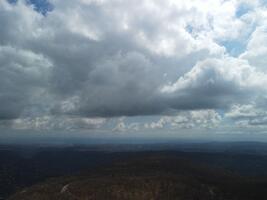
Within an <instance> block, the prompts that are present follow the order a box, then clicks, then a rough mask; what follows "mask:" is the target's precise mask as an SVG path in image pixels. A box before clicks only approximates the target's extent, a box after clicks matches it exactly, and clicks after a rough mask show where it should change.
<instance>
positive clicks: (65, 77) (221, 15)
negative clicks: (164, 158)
mask: <svg viewBox="0 0 267 200" xmlns="http://www.w3.org/2000/svg"><path fill="white" fill-rule="evenodd" d="M266 5H267V3H266V1H263V0H205V1H203V0H190V1H188V0H142V1H140V0H64V1H63V0H49V1H47V0H17V1H16V0H0V129H1V133H0V134H2V135H8V134H13V133H20V132H23V133H25V132H29V133H31V134H34V133H37V132H42V133H44V134H45V133H50V134H57V132H61V133H62V132H64V133H68V134H73V135H75V134H80V133H83V134H86V135H90V134H96V135H99V136H100V137H103V136H105V135H107V134H108V135H114V136H116V135H125V136H131V137H133V136H135V135H136V136H137V135H138V136H144V137H147V136H153V137H165V136H166V137H167V136H168V137H169V136H174V137H186V136H190V137H202V136H203V137H204V136H205V135H207V134H208V135H215V136H216V135H217V136H218V135H220V134H224V135H225V134H226V135H229V137H232V136H233V135H235V136H236V135H238V137H239V138H240V139H242V137H244V135H250V137H251V138H253V137H254V136H255V137H256V135H262V136H264V135H266V136H267V7H266Z"/></svg>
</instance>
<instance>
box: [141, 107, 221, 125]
mask: <svg viewBox="0 0 267 200" xmlns="http://www.w3.org/2000/svg"><path fill="white" fill-rule="evenodd" d="M221 121H222V117H221V116H220V115H219V114H218V113H217V112H216V111H214V110H198V111H183V112H179V113H178V114H177V115H175V116H163V117H161V118H160V119H159V120H158V121H156V122H151V123H146V124H145V125H144V126H145V128H147V129H159V128H161V129H162V128H166V127H170V128H171V129H189V128H190V129H191V128H214V127H216V126H218V125H219V124H220V122H221Z"/></svg>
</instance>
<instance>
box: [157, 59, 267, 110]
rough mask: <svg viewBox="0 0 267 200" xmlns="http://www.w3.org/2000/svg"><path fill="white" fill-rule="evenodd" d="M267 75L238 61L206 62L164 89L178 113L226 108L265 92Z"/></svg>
mask: <svg viewBox="0 0 267 200" xmlns="http://www.w3.org/2000/svg"><path fill="white" fill-rule="evenodd" d="M266 83H267V75H266V74H265V73H262V72H259V71H257V70H256V69H255V68H254V67H251V66H250V65H249V64H248V63H247V62H246V61H244V60H240V59H235V58H228V57H226V58H223V59H206V60H204V61H201V62H199V63H197V64H196V65H195V66H194V67H193V68H192V69H191V70H190V71H189V72H188V73H186V74H185V75H183V76H181V77H180V78H179V79H178V80H177V81H176V82H174V83H172V84H169V85H165V86H163V87H162V89H161V91H162V93H164V94H166V96H169V99H171V101H170V103H171V105H172V106H173V108H175V109H201V108H226V107H228V106H229V105H231V104H233V103H235V102H243V101H244V100H245V101H247V100H249V99H250V98H255V96H257V95H259V94H261V92H266V90H265V87H264V85H265V84H266Z"/></svg>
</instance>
